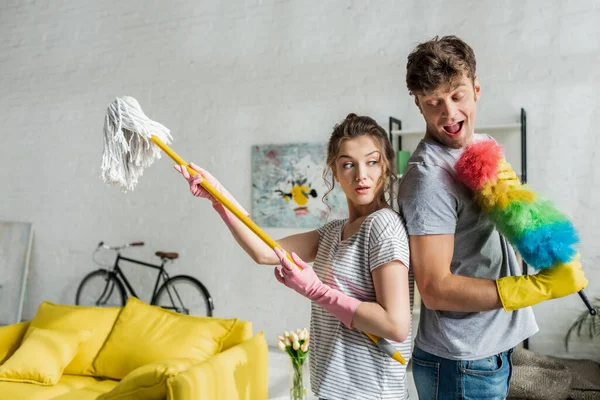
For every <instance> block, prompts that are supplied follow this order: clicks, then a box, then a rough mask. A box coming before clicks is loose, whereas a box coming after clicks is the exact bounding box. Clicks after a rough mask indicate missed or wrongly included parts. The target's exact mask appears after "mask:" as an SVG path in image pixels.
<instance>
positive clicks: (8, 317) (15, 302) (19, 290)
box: [0, 221, 33, 325]
mask: <svg viewBox="0 0 600 400" xmlns="http://www.w3.org/2000/svg"><path fill="white" fill-rule="evenodd" d="M32 239H33V225H32V224H31V223H28V222H3V221H0V304H2V307H0V325H10V324H15V323H18V322H21V314H22V312H23V302H24V300H25V286H26V283H27V274H28V271H29V256H30V254H31V241H32Z"/></svg>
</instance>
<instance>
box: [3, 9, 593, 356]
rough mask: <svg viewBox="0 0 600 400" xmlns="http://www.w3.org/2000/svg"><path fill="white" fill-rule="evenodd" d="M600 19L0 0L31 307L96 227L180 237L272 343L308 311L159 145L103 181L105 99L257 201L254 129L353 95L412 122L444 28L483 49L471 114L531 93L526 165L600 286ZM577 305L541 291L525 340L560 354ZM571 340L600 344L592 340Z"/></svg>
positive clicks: (514, 107)
mask: <svg viewBox="0 0 600 400" xmlns="http://www.w3.org/2000/svg"><path fill="white" fill-rule="evenodd" d="M599 20H600V3H598V2H597V1H587V0H575V1H571V2H568V5H567V3H566V2H552V3H550V2H546V1H543V0H537V1H533V0H525V1H519V2H517V1H512V2H497V1H466V0H465V1H453V2H448V1H440V0H437V1H429V2H421V1H404V2H398V1H393V0H387V1H379V2H357V1H327V2H323V1H274V0H272V1H252V0H248V1H246V2H238V1H215V0H212V1H204V2H196V1H169V2H167V1H154V2H146V1H141V0H137V1H127V2H124V1H80V2H75V1H15V0H4V1H0V117H1V120H2V124H1V125H0V132H1V133H0V134H1V137H2V146H1V147H0V167H1V173H0V187H1V188H2V195H1V196H0V219H3V220H19V221H32V222H34V224H35V237H34V244H33V254H32V264H31V274H30V278H29V286H28V294H27V304H26V306H25V312H24V316H25V317H26V318H30V317H32V316H33V315H34V314H35V312H36V309H37V306H38V305H39V303H40V302H41V301H43V300H50V301H55V302H67V303H69V302H73V300H74V294H75V289H76V287H77V284H78V283H79V280H80V279H81V278H82V276H83V275H84V274H86V273H87V272H88V271H90V270H91V269H92V268H93V265H92V263H91V260H90V254H91V251H92V249H93V248H94V246H95V245H96V244H97V242H98V241H100V240H104V241H106V242H108V243H111V244H119V243H122V242H126V241H134V240H143V241H145V242H146V243H147V246H146V247H145V248H142V249H137V250H132V251H131V252H130V253H129V254H130V255H132V256H139V257H142V258H143V259H145V260H147V261H152V260H153V253H154V251H156V250H168V251H178V252H180V254H181V260H180V262H179V263H178V264H177V265H176V267H175V268H174V269H176V270H177V271H178V272H182V273H189V274H193V275H195V276H197V277H199V278H200V279H201V280H202V281H203V282H205V283H206V285H207V286H208V287H209V289H210V290H211V291H212V293H213V295H214V297H215V304H216V307H217V308H216V315H217V316H223V317H232V316H237V317H240V318H243V319H247V320H250V321H252V322H253V323H254V327H255V330H257V331H258V330H264V331H265V332H266V335H267V338H268V340H269V341H270V342H271V343H274V340H276V339H275V338H276V335H277V334H278V333H279V332H281V331H283V330H284V329H290V328H296V327H300V326H305V325H307V322H308V315H309V313H308V309H309V305H308V303H307V302H306V301H304V300H303V299H301V298H300V296H297V295H295V294H294V293H290V292H288V291H287V290H286V289H285V288H283V287H282V286H281V285H279V284H278V283H277V282H275V280H274V279H273V277H272V272H271V269H270V268H264V267H259V266H255V265H253V263H252V262H251V261H249V258H248V257H247V256H246V255H245V254H244V253H243V252H242V251H241V250H240V249H239V248H238V247H237V245H236V244H235V243H234V241H233V239H232V238H231V237H230V235H229V233H228V231H227V229H226V228H225V226H224V225H223V224H222V223H221V222H220V220H219V218H218V217H217V216H216V214H215V213H214V212H213V211H212V209H211V208H210V206H209V205H208V203H207V202H202V201H199V200H196V199H194V198H193V197H192V196H190V195H189V194H188V193H187V189H186V185H185V184H184V182H183V181H182V180H181V178H179V177H178V176H177V175H176V173H175V172H174V171H173V170H172V169H171V165H172V162H171V161H170V159H165V158H163V159H162V160H159V161H158V162H157V163H156V164H155V165H154V166H152V167H151V169H149V170H147V171H146V172H145V174H144V176H143V177H142V179H141V180H140V183H139V185H138V187H137V188H136V190H135V191H134V192H132V193H126V194H124V193H121V192H120V191H119V189H118V188H116V187H108V186H106V185H104V184H103V182H102V181H101V179H100V178H99V175H100V169H99V167H100V157H101V154H102V125H103V118H104V114H105V111H106V107H107V105H108V104H109V103H110V102H111V101H112V100H113V99H114V98H115V97H116V96H122V95H131V96H134V97H136V98H137V99H138V100H139V101H140V104H141V105H142V107H143V109H144V111H145V112H146V113H147V114H148V115H149V116H151V118H153V119H155V120H157V121H159V122H161V123H163V124H165V125H166V126H168V127H169V128H171V130H172V133H173V135H174V137H175V142H174V145H173V147H174V148H175V149H176V150H177V151H178V152H179V153H180V154H181V155H182V156H183V157H185V158H187V159H189V160H192V161H195V162H197V163H199V164H201V165H203V166H204V167H206V168H207V169H209V170H210V171H212V172H213V174H214V175H216V176H217V177H218V178H220V179H221V182H222V183H223V184H224V185H225V186H226V187H228V188H229V189H230V191H231V192H232V193H233V194H234V195H235V196H236V197H237V198H238V199H239V201H240V202H241V203H242V204H243V205H244V206H246V207H250V204H251V198H250V196H251V182H250V149H251V146H252V145H254V144H265V143H287V142H298V141H325V140H326V139H327V137H328V135H329V133H330V132H331V128H332V127H333V125H334V124H335V123H336V122H337V121H338V120H340V119H341V118H343V117H344V116H345V115H346V114H347V113H348V112H350V111H354V112H357V113H359V114H368V115H371V116H373V117H374V118H376V119H377V120H378V121H379V122H380V123H381V124H383V125H384V126H385V127H387V119H388V117H389V116H390V115H393V116H395V117H398V118H401V119H402V120H403V121H404V126H405V128H408V129H411V128H419V127H421V126H422V125H423V123H422V121H421V119H420V114H419V113H418V112H417V109H416V108H415V107H414V105H413V103H412V99H411V98H410V97H409V96H408V93H407V90H406V88H405V84H404V67H405V62H406V56H407V55H408V52H409V51H410V50H411V49H412V48H413V46H414V45H415V44H416V43H418V42H420V41H423V40H426V39H428V38H430V37H432V36H434V35H436V34H440V35H443V34H457V35H459V36H461V37H462V38H464V39H465V40H466V41H467V42H469V43H470V44H471V45H472V46H473V47H474V49H475V51H476V54H477V57H478V74H479V76H480V80H481V84H482V87H483V90H482V99H481V103H480V106H479V114H478V115H479V123H480V124H488V123H489V124H492V123H505V122H516V121H517V118H518V112H519V109H520V107H525V108H526V110H527V112H528V117H529V119H528V122H529V127H528V129H529V141H528V145H529V152H528V158H529V182H530V183H531V184H532V185H534V186H535V187H536V188H537V189H538V190H539V191H541V192H543V193H545V194H547V195H548V196H550V197H551V198H552V199H553V200H554V201H555V202H556V203H557V204H558V205H559V207H560V208H561V209H563V210H564V211H566V212H568V213H569V214H570V215H572V216H573V218H574V221H575V224H576V226H577V227H578V228H579V230H580V233H581V236H582V249H581V250H582V259H583V261H584V265H585V266H586V269H587V270H586V273H587V276H588V277H589V278H590V281H591V283H590V286H589V288H588V290H587V291H588V294H589V295H599V293H600V273H598V272H597V266H598V265H599V262H600V250H599V247H598V246H597V243H598V242H599V241H600V229H599V228H600V222H598V221H599V220H600V219H599V218H598V217H599V212H598V205H599V203H600V177H599V176H600V175H599V174H598V173H597V168H596V165H595V164H594V162H593V161H594V156H596V155H597V152H598V150H597V148H598V146H599V145H600V139H598V137H599V135H598V134H597V132H596V130H597V128H596V126H597V118H598V111H600V110H599V101H598V96H597V94H598V93H599V92H600V69H598V65H600V41H599V40H598V37H599V36H600V24H598V21H599ZM295 232H297V231H295V230H280V229H268V230H267V233H269V234H270V235H271V236H273V237H274V238H279V237H281V236H283V235H287V234H290V233H295ZM131 271H132V273H135V272H133V271H134V270H131ZM137 276H138V279H136V281H137V282H136V283H140V284H141V283H144V284H146V285H148V286H149V285H150V279H149V274H148V273H146V272H145V271H143V272H142V271H138V275H137ZM149 290H150V289H147V291H149ZM142 297H143V296H142ZM582 309H583V308H582V304H581V302H580V301H579V299H578V298H577V296H571V297H569V298H567V299H562V300H558V301H552V302H549V303H547V304H544V305H540V306H537V307H536V308H535V311H536V315H537V318H538V322H539V324H540V328H541V331H540V333H538V334H537V335H536V336H535V337H533V338H532V339H531V348H532V349H534V350H537V351H540V352H543V353H548V354H557V355H562V354H564V350H563V348H562V344H561V340H562V336H563V335H564V333H565V331H566V329H567V327H568V325H569V324H570V322H571V320H572V319H573V318H574V316H575V314H577V313H579V312H580V311H582ZM596 343H598V342H596ZM575 350H577V352H575V353H572V355H574V356H577V355H583V354H584V353H587V352H591V354H592V357H594V358H596V359H600V346H598V345H596V346H592V345H580V346H579V347H578V348H576V349H575Z"/></svg>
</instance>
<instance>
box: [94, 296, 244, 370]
mask: <svg viewBox="0 0 600 400" xmlns="http://www.w3.org/2000/svg"><path fill="white" fill-rule="evenodd" d="M236 321H237V319H219V318H211V317H194V316H189V315H183V314H179V313H176V312H174V311H170V310H165V309H163V308H161V307H158V306H151V305H148V304H146V303H144V302H142V301H141V300H138V299H136V298H135V297H130V298H129V299H128V300H127V304H125V307H124V308H123V311H122V312H121V313H120V314H119V317H118V318H117V321H116V322H115V325H114V328H113V330H112V332H111V333H110V335H109V337H108V339H107V340H106V343H105V344H104V346H103V347H102V349H101V350H100V353H99V354H98V357H97V358H96V360H95V361H94V368H95V371H96V372H97V374H98V375H99V376H105V377H108V378H113V379H123V377H125V375H127V374H128V373H130V372H131V371H133V370H134V369H136V368H138V367H141V366H142V365H145V364H148V363H151V362H154V361H160V360H168V359H171V358H192V359H194V360H197V361H203V360H206V359H207V358H210V357H212V356H213V355H215V354H217V353H218V352H219V351H221V348H222V345H223V341H224V339H225V338H226V336H227V335H228V333H229V331H230V330H231V328H232V327H233V326H234V325H235V323H236Z"/></svg>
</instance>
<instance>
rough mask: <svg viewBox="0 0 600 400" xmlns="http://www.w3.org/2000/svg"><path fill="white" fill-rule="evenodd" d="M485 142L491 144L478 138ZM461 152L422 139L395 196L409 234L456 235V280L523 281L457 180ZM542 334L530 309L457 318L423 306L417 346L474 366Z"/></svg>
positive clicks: (503, 241)
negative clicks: (510, 278) (458, 277)
mask: <svg viewBox="0 0 600 400" xmlns="http://www.w3.org/2000/svg"><path fill="white" fill-rule="evenodd" d="M483 139H491V137H490V136H488V135H482V134H476V135H475V138H474V140H475V141H479V140H483ZM462 151H463V150H462V149H452V148H449V147H446V146H443V145H441V144H439V143H437V142H434V141H429V140H426V139H423V140H421V142H420V143H419V145H418V146H417V148H416V150H415V151H414V152H413V154H412V155H411V157H410V159H409V160H408V165H407V168H406V171H405V174H404V176H403V177H402V180H401V182H400V186H399V193H398V206H399V208H400V213H401V214H402V216H403V217H404V220H405V221H406V228H407V231H408V234H409V235H415V236H418V235H436V234H454V254H453V256H452V263H451V264H450V271H451V272H452V273H453V274H456V275H462V276H471V277H478V278H486V279H494V280H495V279H498V278H500V277H504V276H510V275H512V276H516V275H521V268H520V267H519V264H518V261H517V258H516V256H515V252H514V250H513V248H512V247H511V246H510V243H509V242H508V241H507V240H506V239H505V238H504V237H503V236H501V235H500V234H499V233H498V231H497V230H496V228H495V227H494V225H493V224H492V222H491V221H490V220H489V219H488V217H487V215H486V214H485V213H484V212H483V211H482V210H481V208H480V207H479V206H478V205H477V203H475V201H474V198H473V192H472V191H471V190H470V189H469V188H468V187H467V186H465V185H463V184H462V183H460V182H459V181H458V180H456V178H455V171H454V164H455V163H456V160H457V159H458V157H459V156H460V154H461V153H462ZM413 267H414V266H413ZM537 331H538V327H537V324H536V322H535V317H534V315H533V310H532V309H531V307H527V308H523V309H520V310H516V311H513V312H506V311H504V310H503V309H499V310H493V311H486V312H455V311H436V310H429V309H428V308H427V307H425V305H424V304H421V315H420V321H419V329H418V333H417V337H416V339H415V344H416V345H417V346H419V347H420V348H421V349H423V350H424V351H426V352H428V353H431V354H434V355H437V356H439V357H444V358H448V359H452V360H476V359H480V358H485V357H489V356H492V355H494V354H497V353H501V352H503V351H506V350H508V349H510V348H512V347H514V346H516V345H517V344H519V343H520V342H521V341H523V340H525V339H526V338H528V337H530V336H531V335H533V334H534V333H536V332H537Z"/></svg>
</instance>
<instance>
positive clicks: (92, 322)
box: [30, 301, 121, 376]
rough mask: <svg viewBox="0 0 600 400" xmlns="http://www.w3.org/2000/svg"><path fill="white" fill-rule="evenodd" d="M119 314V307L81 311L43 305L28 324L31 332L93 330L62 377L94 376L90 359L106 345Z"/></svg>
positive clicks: (92, 359) (83, 309)
mask: <svg viewBox="0 0 600 400" xmlns="http://www.w3.org/2000/svg"><path fill="white" fill-rule="evenodd" d="M120 311H121V308H120V307H110V308H109V307H107V308H104V307H84V306H72V305H66V304H54V303H50V302H47V301H45V302H43V303H42V304H41V305H40V306H39V308H38V311H37V313H36V315H35V316H34V317H33V319H32V320H31V325H30V329H31V328H44V329H64V328H65V327H68V328H69V329H71V330H93V331H94V333H93V334H92V336H90V338H89V339H88V340H87V341H86V342H85V343H83V344H82V345H81V348H80V349H79V352H78V353H77V355H76V356H75V358H73V361H71V363H69V365H67V367H66V368H65V371H64V373H65V374H69V375H92V376H94V375H96V373H95V371H94V370H93V368H92V364H93V362H94V359H95V358H96V356H97V355H98V352H99V351H100V348H101V347H102V345H103V344H104V342H105V341H106V338H107V337H108V334H109V333H110V330H111V329H112V327H113V324H114V323H115V320H116V319H117V316H118V315H119V312H120Z"/></svg>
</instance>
